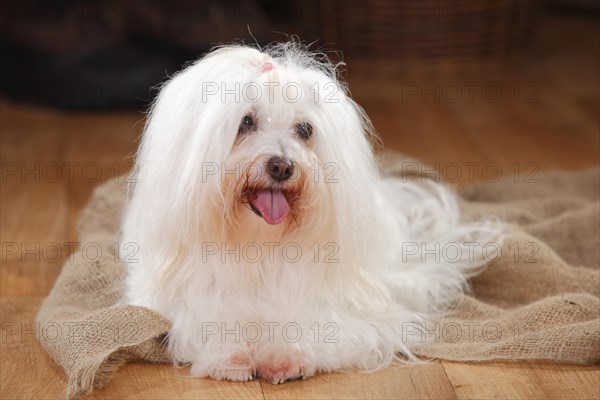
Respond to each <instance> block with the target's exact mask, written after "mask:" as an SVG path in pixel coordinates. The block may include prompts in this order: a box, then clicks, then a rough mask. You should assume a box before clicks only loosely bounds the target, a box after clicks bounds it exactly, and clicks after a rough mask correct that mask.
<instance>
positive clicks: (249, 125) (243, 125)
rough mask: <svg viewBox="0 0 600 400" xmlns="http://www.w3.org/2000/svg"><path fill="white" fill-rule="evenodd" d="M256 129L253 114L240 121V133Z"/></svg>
mask: <svg viewBox="0 0 600 400" xmlns="http://www.w3.org/2000/svg"><path fill="white" fill-rule="evenodd" d="M253 129H254V119H253V118H252V116H251V115H246V116H245V117H244V118H242V122H240V129H239V133H242V134H243V133H246V132H249V131H251V130H253Z"/></svg>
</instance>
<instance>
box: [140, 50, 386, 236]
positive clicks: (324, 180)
mask: <svg viewBox="0 0 600 400" xmlns="http://www.w3.org/2000/svg"><path fill="white" fill-rule="evenodd" d="M335 69H336V68H335V66H334V65H332V64H331V63H329V62H328V61H327V60H326V59H325V58H323V57H322V56H318V55H314V54H311V53H308V52H307V51H305V50H304V49H303V48H302V46H300V45H299V44H297V43H286V44H282V45H276V46H272V47H270V48H268V49H267V50H264V51H259V50H257V49H254V48H251V47H243V46H228V47H221V48H218V49H216V50H214V51H212V52H211V53H209V54H208V55H207V56H205V57H204V58H202V59H200V60H199V61H198V62H196V63H194V64H193V65H191V66H189V67H187V68H186V69H184V70H183V71H182V72H181V73H179V74H177V75H176V76H175V77H173V78H172V79H171V80H170V81H169V82H167V84H166V85H165V86H164V87H163V88H162V90H161V92H160V94H159V96H158V99H157V101H156V103H155V105H154V107H153V109H152V111H151V115H150V118H149V122H148V125H147V127H146V130H145V132H144V137H143V141H142V146H141V149H140V152H139V153H138V159H137V165H138V167H139V170H138V171H137V175H138V181H139V182H138V184H137V185H138V187H136V190H138V189H139V186H140V185H145V186H146V187H149V185H155V186H154V189H156V188H157V187H159V188H161V191H164V193H160V194H159V196H164V200H165V201H164V202H163V203H164V204H163V206H164V207H170V208H171V209H170V210H169V211H170V213H171V215H170V219H172V221H173V224H176V225H177V229H180V230H181V229H183V228H185V226H188V229H191V230H194V229H204V230H206V229H212V230H213V232H218V233H219V234H221V235H222V234H227V233H230V232H232V231H240V230H246V231H251V230H252V229H250V227H252V228H253V229H254V230H255V231H256V230H258V229H262V230H270V231H272V232H277V234H284V233H286V232H290V231H294V230H298V229H307V228H311V227H312V228H316V229H323V228H324V227H327V229H332V228H333V229H344V224H346V223H352V221H351V220H350V219H349V218H347V219H345V220H344V218H340V217H341V216H343V215H346V216H348V214H349V213H350V212H352V211H354V212H357V213H358V215H364V214H365V213H368V208H369V207H375V206H374V203H375V200H372V201H369V198H368V196H369V193H368V187H369V184H370V183H371V181H372V179H373V176H374V174H376V167H375V163H374V159H373V153H372V150H371V146H370V143H369V135H370V134H371V132H372V130H371V128H370V123H369V121H368V119H367V118H366V117H365V116H364V113H363V111H362V109H361V108H360V107H359V106H357V105H356V104H355V103H354V102H353V101H352V100H351V99H350V97H349V96H348V94H347V91H346V88H345V86H343V85H342V84H340V82H339V81H338V80H337V79H336V70H335ZM148 193H149V194H150V193H155V194H156V193H157V191H156V190H154V191H149V192H148ZM152 200H157V199H148V201H152ZM365 208H367V209H365ZM357 209H358V211H357ZM199 227H202V228H199Z"/></svg>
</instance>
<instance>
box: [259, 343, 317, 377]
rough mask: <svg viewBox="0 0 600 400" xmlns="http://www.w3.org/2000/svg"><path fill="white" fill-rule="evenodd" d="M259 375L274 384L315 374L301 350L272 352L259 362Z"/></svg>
mask: <svg viewBox="0 0 600 400" xmlns="http://www.w3.org/2000/svg"><path fill="white" fill-rule="evenodd" d="M257 372H258V375H259V376H260V377H261V378H262V379H264V380H266V381H267V382H271V383H272V384H274V385H277V384H279V383H283V382H285V381H291V380H294V379H299V378H302V379H305V378H308V377H309V376H312V375H313V374H314V371H313V369H312V368H311V367H310V365H309V363H308V361H307V360H306V358H305V357H304V356H303V354H302V353H301V352H299V351H292V352H288V353H284V352H281V353H279V354H276V353H272V354H270V355H269V356H267V357H264V358H263V359H261V361H260V362H259V363H258V371H257Z"/></svg>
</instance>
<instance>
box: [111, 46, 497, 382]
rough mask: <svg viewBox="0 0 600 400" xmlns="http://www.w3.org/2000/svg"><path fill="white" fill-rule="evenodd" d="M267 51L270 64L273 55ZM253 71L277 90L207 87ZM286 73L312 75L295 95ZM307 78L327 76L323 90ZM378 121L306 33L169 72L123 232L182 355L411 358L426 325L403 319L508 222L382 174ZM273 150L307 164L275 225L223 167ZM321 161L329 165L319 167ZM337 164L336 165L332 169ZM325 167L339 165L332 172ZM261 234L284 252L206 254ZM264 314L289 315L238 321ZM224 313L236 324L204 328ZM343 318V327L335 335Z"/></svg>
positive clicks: (131, 266) (330, 364)
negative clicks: (444, 254) (308, 134)
mask: <svg viewBox="0 0 600 400" xmlns="http://www.w3.org/2000/svg"><path fill="white" fill-rule="evenodd" d="M266 63H271V65H272V66H273V68H272V70H269V68H267V69H266V70H265V64H266ZM248 82H255V83H257V84H258V85H259V86H262V87H263V88H265V87H266V86H264V84H265V82H278V83H279V86H278V87H276V88H275V90H274V96H275V97H274V101H272V102H271V101H269V100H270V99H269V96H268V95H267V93H266V92H263V95H262V96H261V98H260V100H259V101H258V102H255V103H253V102H249V101H246V100H247V99H245V98H244V96H243V95H242V96H239V101H236V100H235V99H234V95H233V94H229V95H226V101H225V102H223V101H222V98H221V92H220V90H219V93H218V94H217V95H210V96H208V95H207V93H206V90H207V83H211V84H212V83H216V84H217V86H218V87H219V88H221V87H222V86H221V85H222V84H225V85H226V86H225V87H226V88H229V89H231V88H234V87H235V84H236V83H238V84H240V85H241V87H243V85H244V84H246V83H248ZM288 82H293V83H294V85H295V84H298V85H300V87H301V88H302V90H303V95H302V96H301V98H300V100H299V101H298V102H295V103H293V102H290V101H287V100H286V99H285V98H284V97H283V96H282V94H281V88H282V87H283V85H285V84H286V83H288ZM332 83H333V84H335V85H336V87H337V88H339V90H337V91H336V92H335V93H334V95H333V96H331V90H324V88H325V87H326V86H325V85H326V84H332ZM315 85H317V86H315ZM210 87H211V89H212V88H214V86H210ZM311 87H313V88H316V87H318V88H319V89H320V93H319V98H318V99H315V98H314V93H315V91H314V89H313V90H311ZM329 88H330V87H329ZM203 90H204V93H203ZM326 96H329V97H328V98H327V99H325V97H326ZM315 100H316V101H315ZM325 100H327V101H325ZM331 100H333V101H331ZM249 112H252V113H254V114H255V116H256V118H257V121H258V130H257V131H256V132H253V133H252V134H251V135H248V137H246V138H241V139H240V138H239V137H238V127H239V124H240V121H241V119H242V118H243V117H244V116H245V115H246V114H248V113H249ZM298 121H309V122H310V123H311V124H312V126H313V127H314V134H313V137H312V138H311V140H310V143H306V142H303V141H302V140H301V139H299V138H298V137H297V135H295V133H294V131H293V126H294V123H296V122H298ZM373 135H374V133H373V130H372V128H371V124H370V122H369V120H368V118H367V116H366V115H365V114H364V112H363V110H362V109H361V108H360V107H359V106H358V105H357V104H356V103H355V102H354V101H352V100H351V98H350V96H349V94H348V92H347V90H346V89H345V86H344V85H343V84H342V83H341V82H339V81H338V79H337V77H336V71H335V66H333V65H332V64H330V63H329V62H328V61H326V60H325V59H323V58H322V57H320V56H319V55H315V54H311V53H310V52H308V51H306V50H305V49H304V48H303V47H302V46H301V45H299V44H298V43H284V44H279V45H275V46H271V47H269V48H267V49H264V50H257V49H255V48H251V47H245V46H235V45H234V46H225V47H220V48H218V49H216V50H214V51H212V52H210V53H209V54H208V55H206V56H205V57H204V58H202V59H200V60H198V61H197V62H195V63H194V64H192V65H190V66H188V67H187V68H185V69H184V70H183V71H181V72H180V73H178V74H177V75H176V76H174V77H173V78H172V79H170V80H169V81H168V82H167V83H166V84H165V85H164V87H163V88H162V90H161V91H160V94H159V96H158V98H157V100H156V101H155V103H154V105H153V107H152V109H151V112H150V115H149V118H148V122H147V126H146V128H145V131H144V133H143V138H142V142H141V146H140V149H139V152H138V154H137V158H136V168H135V170H134V173H133V176H132V178H133V180H134V181H135V182H136V183H135V184H134V185H133V187H132V188H131V191H130V198H129V201H128V204H127V208H126V211H125V214H124V221H123V227H122V243H123V245H124V246H125V245H126V244H128V243H135V244H136V245H137V246H138V248H139V251H138V252H137V253H136V254H135V255H132V256H131V257H129V260H126V261H128V262H127V264H128V277H127V289H126V299H125V301H126V302H128V303H131V304H135V305H140V306H145V307H148V308H150V309H153V310H155V311H157V312H159V313H161V314H162V315H164V316H166V317H167V318H168V319H169V320H170V321H171V322H172V324H173V327H172V330H171V332H170V334H169V337H168V348H169V351H170V352H171V354H172V356H173V359H174V360H175V362H177V363H191V364H192V373H193V374H194V375H197V376H213V377H215V378H219V379H223V378H225V379H232V380H246V379H251V378H252V377H253V376H254V375H256V374H258V375H261V376H265V377H267V378H269V379H270V380H272V381H273V382H275V383H277V382H281V381H284V380H286V379H288V378H294V377H297V375H302V376H310V375H312V374H314V373H316V372H319V371H331V370H336V369H341V368H360V369H369V370H372V369H378V368H381V367H384V366H386V365H388V364H389V363H390V362H392V361H394V360H400V359H403V360H406V359H412V360H415V358H414V356H413V355H412V353H411V346H413V345H414V344H415V343H418V342H419V340H420V339H421V337H420V336H419V335H417V336H411V337H408V338H407V337H406V326H407V324H410V323H418V322H420V321H424V320H426V319H427V318H429V317H431V316H433V315H434V314H439V313H440V312H444V310H445V309H446V307H447V306H448V304H449V303H451V302H452V300H453V299H454V298H456V296H457V295H459V294H460V293H461V292H462V291H463V290H464V289H465V288H466V286H467V284H466V279H467V277H468V276H469V275H471V274H472V273H474V272H475V271H476V270H477V269H478V268H479V267H481V266H482V265H484V264H485V261H486V260H485V259H484V258H483V257H482V254H481V252H475V258H474V259H471V260H469V259H467V256H468V255H469V254H471V255H472V251H471V252H470V251H469V250H468V248H467V247H466V245H465V244H464V243H465V242H478V243H480V245H484V244H485V243H488V242H491V241H494V240H498V238H499V226H498V225H497V224H494V223H491V222H489V221H481V222H475V223H463V222H461V220H460V215H459V207H458V205H457V201H456V199H455V195H454V194H453V193H452V192H451V191H450V190H448V189H447V188H445V187H443V186H442V185H438V184H435V183H429V184H427V185H423V184H422V183H420V182H404V181H401V180H400V179H397V178H383V177H382V176H381V174H380V172H379V169H378V164H377V161H376V158H375V156H374V154H373V151H372V148H371V143H370V142H371V139H372V138H373ZM273 155H285V156H286V157H288V158H291V159H292V160H293V161H294V164H295V165H296V167H298V168H300V171H301V174H303V175H302V176H303V177H304V178H305V179H304V180H303V181H302V182H301V184H300V188H301V190H302V191H301V196H302V198H301V201H299V202H298V206H297V207H298V209H297V210H295V211H296V212H297V215H296V217H297V218H296V220H291V219H292V218H291V216H288V217H287V219H288V220H289V221H284V223H282V224H279V225H275V226H271V225H267V224H266V223H265V221H263V220H262V219H261V218H259V217H257V216H256V215H254V214H253V213H252V211H250V210H249V209H248V207H246V205H244V204H242V203H241V202H240V201H239V195H240V193H236V191H237V192H239V190H240V182H241V180H243V176H241V175H243V174H241V173H237V174H234V173H231V172H230V173H223V172H224V170H225V171H234V170H235V166H236V165H247V164H248V163H250V162H255V163H256V165H258V166H259V168H264V167H263V166H264V162H265V160H266V159H267V158H268V157H270V156H273ZM315 163H316V164H315ZM328 163H329V164H328ZM208 165H209V166H215V165H217V166H219V173H216V174H207V167H206V166H208ZM314 165H318V168H317V169H318V171H319V172H320V173H321V175H320V178H319V179H313V177H314V174H315V167H314ZM332 165H334V166H335V167H334V168H335V173H334V174H333V175H332V174H331V170H328V169H327V168H331V166H332ZM311 166H312V169H311ZM211 171H212V170H211ZM263 172H264V171H263ZM307 176H308V177H310V178H306V177H307ZM325 176H330V177H332V178H333V179H329V180H328V181H327V182H325V181H326V180H327V179H325ZM257 179H263V180H264V179H266V178H264V177H259V178H257ZM332 180H337V181H336V182H332ZM265 242H276V243H278V246H277V247H276V248H277V249H278V250H276V251H275V252H274V257H275V258H274V259H269V257H267V254H263V257H262V258H261V259H260V260H258V261H257V262H249V261H248V260H247V257H237V258H238V259H236V257H235V256H229V257H227V256H226V255H225V260H224V262H223V259H222V256H223V254H220V253H219V254H217V255H212V256H209V257H207V255H206V244H211V246H212V245H213V244H218V245H219V246H221V249H228V250H231V249H235V248H236V247H235V246H236V244H238V246H239V247H238V249H240V248H243V246H244V245H246V244H248V243H258V244H262V243H265ZM289 242H293V243H295V244H297V245H298V246H299V247H300V248H301V249H302V251H303V253H302V257H301V259H300V260H298V261H297V262H289V259H285V258H284V257H283V256H282V252H281V251H280V249H282V247H283V246H284V245H285V244H286V243H289ZM407 242H411V243H419V244H421V243H425V247H427V246H429V247H430V248H433V246H434V245H435V243H439V245H440V246H441V247H443V246H444V245H445V244H449V243H455V244H457V245H458V246H459V247H460V248H461V249H462V250H463V256H462V257H461V258H460V259H459V260H458V261H456V262H448V261H447V260H446V261H445V260H444V259H442V260H440V261H439V262H435V260H432V259H433V258H434V257H428V259H427V260H425V262H423V260H422V257H421V253H419V254H418V255H413V256H406V255H405V256H404V257H403V255H402V243H407ZM315 243H316V244H317V246H319V248H320V251H321V254H319V256H318V257H317V260H316V262H315V254H314V251H312V250H309V249H311V246H314V245H315ZM332 243H333V244H334V246H337V247H336V248H337V249H338V251H337V253H336V254H335V256H334V258H335V259H336V260H337V262H334V263H326V262H325V260H324V259H325V253H326V249H324V246H325V245H327V244H332ZM223 246H224V247H223ZM212 248H213V247H211V249H212ZM128 249H129V250H127V249H126V248H125V247H124V249H123V251H124V252H126V251H130V249H131V247H129V248H128ZM313 249H314V247H313ZM330 249H331V248H330ZM203 252H204V254H203ZM228 254H231V253H228ZM132 259H133V260H132ZM290 322H294V323H296V324H298V325H295V326H300V327H301V328H302V334H301V335H300V338H299V339H298V340H297V341H295V342H292V341H291V340H284V336H283V332H281V329H282V327H283V326H284V325H285V324H286V323H290ZM236 323H239V324H240V328H236ZM265 323H267V324H268V323H279V324H280V325H279V326H277V327H276V328H274V329H275V331H274V332H275V333H274V334H273V335H271V334H270V333H269V332H267V331H266V329H265V330H263V331H262V332H261V339H260V340H259V341H257V342H256V343H246V342H245V341H244V340H243V337H239V334H238V337H235V336H236V335H235V334H234V333H232V332H233V331H235V330H236V329H237V331H238V333H239V332H240V329H242V328H244V327H248V326H251V327H252V329H254V328H255V327H256V326H260V327H261V329H263V328H264V327H265V326H268V325H265ZM328 323H329V325H327V324H328ZM214 324H216V326H218V327H219V330H220V329H221V328H222V327H224V326H225V327H227V329H230V330H231V332H230V333H229V334H227V333H226V334H225V337H223V336H222V335H221V333H222V332H219V333H218V334H207V332H206V330H207V327H208V325H210V326H211V329H212V328H214V326H215V325H214ZM223 324H225V325H223ZM249 324H250V325H249ZM271 326H274V324H271ZM315 330H318V333H319V337H318V338H316V332H315ZM403 330H404V331H403ZM334 331H335V332H334ZM248 332H249V331H248ZM248 332H246V333H248ZM332 332H334V334H333V335H332V337H330V338H329V339H333V340H325V337H327V335H329V334H332ZM288 336H289V335H288ZM294 336H295V335H294ZM269 339H272V340H269ZM315 339H316V340H315ZM290 354H294V355H295V356H290ZM240 355H241V356H242V357H244V356H245V357H247V358H248V360H250V362H251V365H252V368H251V372H252V374H250V375H248V373H247V371H241V372H239V373H238V372H236V371H237V369H239V362H232V361H231V360H232V359H234V360H235V357H238V359H239V357H240ZM282 359H286V360H287V361H288V363H287V364H286V365H287V367H289V364H290V363H291V364H293V365H292V367H293V368H296V369H297V370H298V371H299V372H298V374H294V373H292V372H289V371H292V369H293V368H288V370H289V371H287V372H286V371H281V373H280V374H279V375H277V374H275V375H273V369H277V368H279V367H281V365H282V362H281V361H282ZM294 364H299V365H294ZM278 366H279V367H278ZM282 368H283V369H285V366H284V367H282ZM263 371H266V372H263ZM269 371H270V372H269Z"/></svg>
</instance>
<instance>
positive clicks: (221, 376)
mask: <svg viewBox="0 0 600 400" xmlns="http://www.w3.org/2000/svg"><path fill="white" fill-rule="evenodd" d="M208 376H209V377H210V378H212V379H216V380H219V381H225V380H227V381H234V382H247V381H251V380H253V379H254V378H255V377H256V368H254V363H253V362H252V359H251V358H250V357H248V355H246V354H236V355H233V356H231V357H230V358H229V359H228V360H227V361H225V362H224V363H221V364H219V365H217V366H216V367H213V368H210V370H209V371H208Z"/></svg>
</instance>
